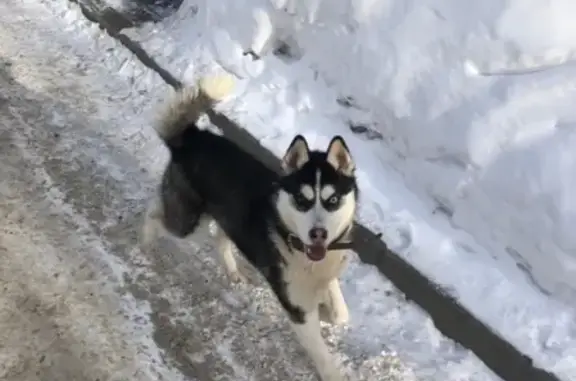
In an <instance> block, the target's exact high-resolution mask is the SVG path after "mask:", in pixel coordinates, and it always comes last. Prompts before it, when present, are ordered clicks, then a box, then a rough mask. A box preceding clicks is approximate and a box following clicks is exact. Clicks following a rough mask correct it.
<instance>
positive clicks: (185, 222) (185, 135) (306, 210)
mask: <svg viewBox="0 0 576 381" xmlns="http://www.w3.org/2000/svg"><path fill="white" fill-rule="evenodd" d="M232 88H233V80H232V78H231V77H229V76H226V75H223V76H212V77H205V78H203V79H202V80H200V81H199V83H198V85H197V86H196V87H195V88H193V89H185V90H181V91H179V92H178V94H177V97H176V100H174V101H172V103H170V105H169V107H168V108H167V111H166V112H165V113H164V114H163V116H162V118H161V122H160V124H159V126H158V127H157V132H158V134H159V136H160V137H161V138H162V140H163V141H164V142H165V144H166V146H167V147H168V149H169V150H170V154H171V158H170V161H169V163H168V165H167V168H166V170H165V172H164V175H163V178H162V183H161V185H160V188H159V194H158V197H157V198H156V201H155V202H154V204H153V205H151V207H150V208H149V210H148V212H147V218H146V222H145V224H144V230H143V233H144V240H145V242H150V240H151V239H152V238H153V237H154V236H155V235H156V234H155V232H157V231H158V230H157V228H158V227H161V228H163V230H167V231H168V232H169V233H170V234H171V235H173V236H176V237H179V238H185V237H188V236H189V235H191V234H192V233H193V232H194V230H195V229H196V228H197V226H198V224H199V222H200V221H201V219H203V217H207V218H210V219H213V220H214V221H215V222H216V224H217V226H218V229H217V234H216V242H217V248H218V251H219V252H220V256H221V259H222V262H223V264H224V267H225V269H226V272H227V273H228V276H229V277H230V278H231V279H232V280H233V281H238V280H241V279H242V278H243V276H242V275H241V274H240V272H239V270H238V267H237V265H236V259H235V257H234V254H233V247H234V246H236V248H237V249H238V251H239V252H241V253H242V254H243V255H244V256H245V257H246V258H247V260H248V261H249V262H250V263H251V264H252V265H253V266H254V267H256V268H257V269H258V270H259V271H260V272H261V273H262V275H263V276H264V277H265V278H266V280H267V281H268V283H269V285H270V287H271V288H272V290H273V291H274V293H275V294H276V296H277V298H278V300H279V302H280V304H281V305H282V307H283V308H284V310H285V311H286V313H287V314H288V317H289V318H290V321H291V323H292V326H293V329H294V331H295V333H296V335H297V337H298V339H299V341H300V343H301V344H302V345H303V347H304V348H305V349H306V350H307V352H308V354H309V355H310V357H311V358H312V360H313V362H314V364H315V366H316V369H317V370H318V373H319V374H320V377H321V379H322V380H323V381H341V380H344V379H345V377H344V376H343V375H342V374H341V371H340V370H339V367H338V364H337V362H336V360H335V359H334V358H333V356H332V355H331V354H330V352H329V349H328V347H327V345H326V344H325V342H324V340H323V338H322V336H321V331H320V324H319V322H320V319H323V320H326V321H328V322H331V323H333V324H341V323H345V322H346V321H347V320H348V309H347V306H346V303H345V301H344V298H343V296H342V292H341V290H340V285H339V281H338V276H339V275H340V273H341V272H342V270H343V268H344V265H345V262H346V257H345V254H346V250H347V249H349V248H350V247H351V243H350V239H351V230H352V226H353V220H354V215H355V209H356V204H357V200H358V188H357V183H356V178H355V175H354V169H355V168H354V163H353V160H352V156H351V155H350V152H349V150H348V148H347V146H346V143H345V142H344V140H343V139H342V137H340V136H335V137H334V138H333V139H332V141H331V142H330V144H329V145H328V148H327V150H326V151H317V150H310V149H309V147H308V143H307V142H306V139H305V138H304V137H303V136H300V135H298V136H296V137H295V138H294V140H293V141H292V143H291V144H290V146H289V147H288V149H287V151H286V154H285V155H284V158H283V161H282V167H283V173H282V174H280V175H279V174H277V173H275V172H274V171H272V170H271V169H269V168H267V167H266V166H264V165H263V164H262V163H261V162H260V161H258V160H257V159H255V158H254V157H253V156H252V155H250V154H248V153H247V152H245V151H244V150H242V149H241V148H240V147H238V146H237V145H236V144H235V143H233V142H231V141H230V140H228V139H226V138H224V137H222V136H219V135H216V134H214V133H212V132H209V131H207V130H201V129H199V128H198V127H197V125H196V121H197V120H198V118H199V117H200V116H201V115H202V114H204V113H205V112H207V111H208V110H211V109H212V107H213V106H214V105H215V104H216V102H218V101H220V100H222V99H223V98H224V97H225V96H226V95H227V94H228V93H229V92H230V91H231V90H232Z"/></svg>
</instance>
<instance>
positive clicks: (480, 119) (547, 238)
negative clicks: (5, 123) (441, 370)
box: [125, 0, 576, 380]
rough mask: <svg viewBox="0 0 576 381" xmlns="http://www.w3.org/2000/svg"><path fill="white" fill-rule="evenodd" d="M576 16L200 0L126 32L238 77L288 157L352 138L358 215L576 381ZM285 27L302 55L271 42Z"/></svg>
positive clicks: (192, 71)
mask: <svg viewBox="0 0 576 381" xmlns="http://www.w3.org/2000/svg"><path fill="white" fill-rule="evenodd" d="M282 7H286V8H287V9H288V12H284V11H280V10H278V9H281V8H282ZM289 13H290V14H292V15H290V14H289ZM575 18H576V6H575V5H574V4H573V3H572V2H570V1H568V0H564V1H561V0H556V1H548V2H538V1H528V0H508V1H504V0H487V1H482V2H462V1H449V0H427V1H415V0H412V1H404V0H393V1H384V0H354V1H352V0H341V1H338V2H334V1H330V2H328V1H325V2H322V1H320V0H315V1H307V2H304V1H288V2H287V1H281V0H278V1H275V2H273V4H272V3H271V2H269V1H267V0H244V1H240V0H229V1H218V2H214V1H212V0H204V1H203V0H194V1H192V0H185V1H184V3H183V5H182V7H181V8H180V9H179V10H178V12H177V13H176V14H175V15H173V16H171V17H169V18H167V19H165V20H164V21H163V22H161V23H158V24H149V25H144V26H142V27H138V28H134V29H132V30H127V31H125V33H126V34H127V35H129V36H130V37H131V38H133V39H135V40H137V41H139V42H140V43H141V44H142V45H143V46H144V48H145V49H146V51H147V52H148V53H150V54H152V55H153V57H154V58H155V59H156V60H157V61H158V62H159V63H160V64H161V65H162V66H163V67H164V68H166V69H168V70H169V71H170V72H171V73H172V74H174V75H176V76H177V78H179V79H181V80H182V81H184V82H186V83H192V82H193V81H194V80H195V79H196V78H197V77H198V75H199V74H200V73H202V72H204V71H206V70H211V69H212V68H214V67H215V66H217V65H216V64H218V65H222V66H224V67H225V68H227V69H228V70H231V71H233V72H235V73H237V74H238V76H239V77H241V78H242V81H241V89H239V91H238V94H237V95H238V96H237V97H236V98H235V99H234V100H232V101H231V102H229V103H228V104H227V105H225V106H224V107H223V109H224V110H225V111H226V113H227V114H228V115H230V116H232V117H233V118H235V119H236V120H237V121H238V122H239V123H240V124H241V125H243V126H245V128H246V129H247V130H249V131H250V132H251V133H252V134H253V135H255V136H256V137H257V138H258V139H259V140H260V141H261V142H262V144H264V145H265V146H267V147H268V148H269V149H271V150H272V151H273V152H275V153H276V154H278V155H280V154H281V153H282V151H283V149H284V148H285V146H286V145H287V144H288V142H289V140H290V139H291V138H292V137H293V135H294V134H295V133H303V134H305V135H306V136H307V137H308V138H309V139H311V141H312V142H313V144H314V145H317V146H323V145H325V144H326V143H327V142H328V140H329V139H330V137H331V136H332V134H335V133H339V134H342V135H344V136H345V137H346V139H347V141H348V142H349V145H350V146H351V148H352V150H353V152H354V155H355V158H356V160H357V162H358V168H359V177H360V184H361V189H362V191H363V198H362V208H361V211H360V220H361V221H362V222H363V223H364V224H365V225H367V226H368V227H370V228H372V229H373V230H375V231H382V232H383V233H384V238H385V240H386V242H387V243H388V244H389V245H390V246H391V247H392V248H393V249H395V250H396V251H397V252H399V253H400V254H401V255H403V256H404V257H405V258H406V259H407V260H408V261H410V262H411V263H413V264H414V265H415V266H416V267H417V268H418V269H419V270H420V271H422V272H423V273H424V274H426V275H427V276H429V277H430V278H431V279H433V280H435V281H436V282H437V283H438V284H439V285H440V286H442V287H443V288H444V289H446V290H447V292H449V293H450V294H452V295H453V296H455V297H456V298H457V299H458V300H459V301H460V302H461V303H462V305H463V306H465V307H466V308H467V309H469V310H470V311H471V312H472V313H474V314H475V315H476V316H477V317H478V318H479V319H480V320H482V321H483V322H485V323H487V324H489V325H490V326H492V327H493V328H494V330H495V331H497V332H498V333H499V334H500V335H502V336H503V337H504V338H505V339H507V340H508V341H510V342H511V343H512V344H513V345H515V346H516V347H517V348H519V349H520V350H521V351H522V352H524V353H526V354H527V355H529V356H530V357H532V358H533V359H534V361H535V363H536V365H537V366H540V367H543V368H545V369H547V370H549V371H552V372H554V373H556V374H557V375H558V376H559V377H561V378H563V379H566V380H569V379H576V311H575V309H574V305H575V304H574V301H576V255H575V254H574V253H575V250H574V249H575V248H576V245H575V243H576V238H575V237H576V236H574V235H572V234H571V230H572V229H571V227H572V224H573V223H574V221H575V218H574V216H575V215H574V212H573V210H574V207H573V204H574V201H573V200H571V198H572V194H573V193H574V191H575V190H576V189H575V187H576V182H575V179H576V178H575V176H576V175H575V174H576V151H575V150H574V149H573V148H572V144H574V137H575V136H576V135H574V133H573V131H574V126H573V122H574V120H576V119H575V117H576V111H574V110H576V109H574V107H573V104H576V86H575V85H576V67H575V66H574V64H573V63H571V60H572V57H573V56H574V54H575V53H576V50H575V48H576V38H575V37H576V28H574V27H573V20H574V19H575ZM273 30H276V32H277V36H279V37H280V38H281V39H282V40H284V41H286V42H287V45H288V49H284V51H286V50H288V51H289V53H290V54H289V55H290V57H287V56H286V55H285V54H284V55H274V54H271V52H270V51H271V50H272V49H270V46H269V47H268V48H267V47H266V44H265V42H266V40H267V39H268V37H269V36H270V33H271V32H272V31H273ZM273 40H274V38H273ZM273 42H274V41H273ZM271 47H272V48H274V44H272V46H271ZM250 49H251V50H253V51H255V52H257V53H262V54H261V55H262V59H261V60H258V61H253V60H252V58H251V57H250V56H249V55H248V56H246V55H243V52H245V51H247V50H250ZM351 126H353V128H351ZM352 129H353V130H355V133H352V132H351V130H352Z"/></svg>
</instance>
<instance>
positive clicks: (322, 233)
mask: <svg viewBox="0 0 576 381" xmlns="http://www.w3.org/2000/svg"><path fill="white" fill-rule="evenodd" d="M308 236H309V237H310V239H311V240H312V242H318V243H321V242H324V241H326V239H327V238H328V231H327V230H326V229H324V228H312V229H310V231H309V232H308Z"/></svg>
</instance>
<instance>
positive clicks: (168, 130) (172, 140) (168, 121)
mask: <svg viewBox="0 0 576 381" xmlns="http://www.w3.org/2000/svg"><path fill="white" fill-rule="evenodd" d="M233 88H234V77H232V75H230V74H219V75H214V76H208V77H204V78H202V79H200V80H199V81H198V83H197V85H196V86H195V87H192V88H183V89H181V90H178V91H177V92H176V96H175V97H174V98H173V99H172V100H171V101H170V102H169V103H168V106H167V107H166V108H165V110H164V111H163V113H162V114H161V117H160V120H159V123H158V124H157V126H156V132H157V133H158V136H160V138H161V139H162V140H164V142H165V143H166V144H167V145H168V147H172V146H175V145H178V142H179V140H180V139H179V137H180V136H181V135H182V134H183V133H184V132H185V131H186V130H188V129H190V128H197V127H196V121H197V120H198V118H199V117H200V116H201V115H202V114H204V113H205V112H206V111H208V110H209V109H211V108H212V107H213V106H214V104H215V103H217V102H219V101H221V100H222V99H224V98H225V97H226V96H227V95H229V94H230V93H231V92H232V90H233Z"/></svg>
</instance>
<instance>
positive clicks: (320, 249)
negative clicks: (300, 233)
mask: <svg viewBox="0 0 576 381" xmlns="http://www.w3.org/2000/svg"><path fill="white" fill-rule="evenodd" d="M326 251H327V250H326V246H324V245H322V244H312V245H307V246H306V255H307V256H308V258H310V260H312V261H314V262H317V261H321V260H322V259H324V257H325V256H326Z"/></svg>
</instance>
